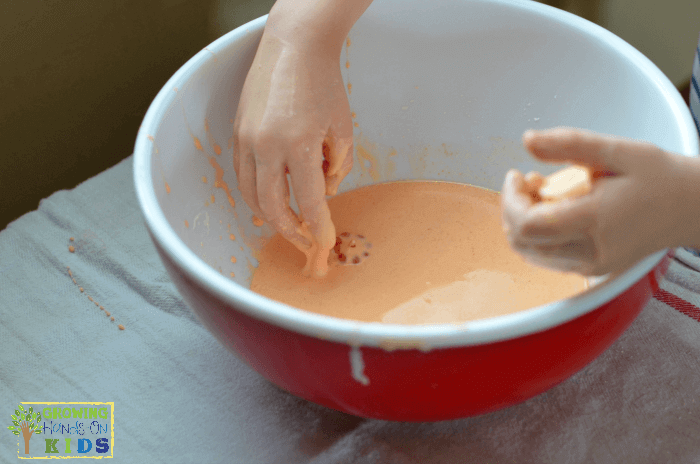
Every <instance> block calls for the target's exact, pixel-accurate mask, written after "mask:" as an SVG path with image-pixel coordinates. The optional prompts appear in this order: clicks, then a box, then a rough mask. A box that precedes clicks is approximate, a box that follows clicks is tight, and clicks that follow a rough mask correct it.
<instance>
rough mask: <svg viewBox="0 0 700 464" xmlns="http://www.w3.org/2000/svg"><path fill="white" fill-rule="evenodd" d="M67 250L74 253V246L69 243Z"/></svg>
mask: <svg viewBox="0 0 700 464" xmlns="http://www.w3.org/2000/svg"><path fill="white" fill-rule="evenodd" d="M68 251H70V252H71V253H75V247H74V246H73V245H69V246H68Z"/></svg>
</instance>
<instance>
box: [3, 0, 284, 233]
mask: <svg viewBox="0 0 700 464" xmlns="http://www.w3.org/2000/svg"><path fill="white" fill-rule="evenodd" d="M272 4H273V1H269V0H267V1H257V2H251V1H248V2H245V1H233V2H218V1H215V0H3V1H0V70H1V71H0V140H1V143H0V230H2V229H3V228H5V226H6V225H7V223H9V222H10V221H12V220H14V219H16V218H17V217H19V216H21V215H22V214H24V213H25V212H27V211H31V210H33V209H36V208H37V206H38V203H39V200H40V199H41V198H44V197H47V196H48V195H50V194H51V193H53V192H55V191H56V190H60V189H68V188H73V187H75V186H76V185H77V184H79V183H80V182H82V181H84V180H86V179H88V178H89V177H91V176H94V175H95V174H98V173H99V172H101V171H103V170H105V169H106V168H108V167H110V166H112V165H114V164H116V163H118V162H119V161H120V160H122V159H124V158H125V157H127V156H129V155H130V154H131V153H132V151H133V144H134V141H135V137H136V131H137V130H138V127H139V125H140V123H141V119H142V118H143V116H144V114H145V112H146V110H147V109H148V106H149V104H150V103H151V101H152V100H153V98H154V97H155V95H156V94H157V93H158V91H159V90H160V88H161V87H162V86H163V84H165V82H166V81H167V80H168V78H170V76H171V75H172V74H173V73H174V72H175V71H176V70H177V69H178V68H179V67H180V66H181V65H182V64H184V63H185V62H186V61H187V60H188V59H189V58H190V57H191V56H192V55H194V54H195V53H197V52H198V51H199V50H200V49H202V48H203V47H205V46H206V45H207V44H208V43H210V42H212V41H213V40H214V39H216V38H217V37H218V36H219V35H220V34H223V33H225V32H226V30H224V28H227V27H231V28H234V27H236V26H238V25H240V24H243V23H245V22H247V21H249V20H251V19H254V18H256V17H258V16H261V15H263V14H266V13H267V12H268V11H269V9H270V7H271V6H272ZM218 18H223V21H222V20H219V19H218Z"/></svg>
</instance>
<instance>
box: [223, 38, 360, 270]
mask: <svg viewBox="0 0 700 464" xmlns="http://www.w3.org/2000/svg"><path fill="white" fill-rule="evenodd" d="M338 49H339V47H338ZM233 140H234V151H233V159H234V168H235V170H236V175H237V177H238V188H239V190H240V191H241V195H242V196H243V199H244V200H245V202H246V203H247V204H248V205H249V206H250V207H251V209H252V210H253V211H254V213H255V214H256V215H258V216H260V217H261V218H263V219H265V221H267V222H268V223H269V224H270V225H271V226H272V227H273V228H274V229H275V230H276V231H277V232H279V233H280V234H282V235H283V236H284V237H285V238H286V239H287V240H289V241H291V242H292V243H293V244H294V245H295V246H297V248H299V249H300V250H302V251H305V253H306V252H308V251H309V249H310V248H309V247H312V248H314V249H315V250H316V251H312V252H311V253H312V254H316V255H317V256H316V258H314V259H315V260H316V261H318V263H317V264H318V266H316V265H315V264H314V263H310V264H309V265H311V266H312V267H316V270H317V271H318V273H319V274H321V275H322V274H323V273H324V269H323V268H325V266H326V264H325V261H326V260H327V257H328V251H329V250H330V249H332V248H333V245H334V244H335V229H334V227H333V223H332V222H331V217H330V211H329V209H328V205H327V203H326V198H325V195H332V194H335V193H336V191H337V188H338V185H339V184H340V182H341V181H342V180H343V178H344V177H345V176H346V175H347V174H348V172H350V169H351V168H352V161H353V156H352V155H353V150H352V145H353V142H352V118H351V115H350V107H349V104H348V98H347V95H346V93H345V88H344V85H343V80H342V76H341V74H340V65H339V55H338V54H337V53H335V50H333V52H332V53H329V52H327V51H326V50H323V49H320V48H318V47H313V46H309V45H308V44H305V43H301V44H299V43H292V42H290V41H288V40H285V39H281V38H278V37H276V36H275V35H274V34H273V33H270V32H269V31H268V30H267V29H266V31H265V33H264V35H263V38H262V41H261V43H260V46H259V48H258V52H257V54H256V56H255V60H254V61H253V64H252V66H251V69H250V71H249V73H248V76H247V78H246V81H245V85H244V86H243V91H242V94H241V98H240V102H239V105H238V111H237V114H236V119H235V121H234V131H233ZM287 173H289V174H290V178H291V183H292V189H293V191H294V197H295V199H296V202H297V205H298V206H299V212H300V217H297V215H296V214H295V213H294V211H293V210H292V209H291V208H290V206H289V200H290V198H289V185H288V182H287V175H286V174H287ZM302 221H303V222H304V224H303V225H302V223H301V222H302ZM317 251H318V252H319V253H320V254H318V253H317ZM307 255H308V253H307ZM310 259H311V258H310Z"/></svg>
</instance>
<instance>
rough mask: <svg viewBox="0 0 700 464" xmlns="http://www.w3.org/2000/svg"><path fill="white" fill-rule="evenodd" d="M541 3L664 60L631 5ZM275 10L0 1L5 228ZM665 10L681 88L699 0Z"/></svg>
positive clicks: (256, 1) (191, 0) (192, 3)
mask: <svg viewBox="0 0 700 464" xmlns="http://www.w3.org/2000/svg"><path fill="white" fill-rule="evenodd" d="M543 1H544V2H545V3H550V4H552V5H555V6H558V7H561V8H565V9H568V10H570V11H572V12H575V13H578V14H580V15H582V16H584V17H588V18H589V19H592V20H596V21H598V18H602V19H600V20H601V21H602V24H603V25H604V26H606V27H608V28H610V29H611V30H613V32H616V33H619V34H620V35H621V36H622V37H623V38H625V39H627V40H629V41H630V42H631V43H632V44H633V45H635V46H638V47H639V48H640V50H641V51H642V52H644V53H648V54H649V56H650V57H652V56H651V55H653V54H654V53H657V54H658V55H659V56H660V57H662V58H665V57H668V56H669V53H668V52H667V51H666V49H660V50H659V51H655V50H656V49H654V48H649V47H647V46H646V45H645V44H646V42H645V41H644V40H646V39H647V38H648V34H646V33H645V32H644V31H645V30H647V26H648V25H649V21H650V20H649V18H646V17H642V16H639V14H634V15H633V14H628V13H625V11H627V12H629V11H639V10H641V9H640V8H636V10H635V9H634V8H632V9H631V10H630V9H629V8H628V6H629V5H627V6H625V5H626V4H625V5H622V4H623V3H625V2H629V1H631V0H550V1H547V0H543ZM645 1H647V2H651V3H650V5H651V4H656V3H657V2H655V1H653V0H645ZM273 4H274V0H2V1H0V141H1V142H0V230H2V229H3V228H5V226H6V225H7V224H8V223H9V222H10V221H12V220H14V219H16V218H17V217H19V216H20V215H22V214H24V213H26V212H28V211H31V210H33V209H36V208H37V206H38V203H39V200H40V199H41V198H45V197H47V196H48V195H50V194H51V193H53V192H55V191H57V190H60V189H69V188H73V187H75V186H76V185H77V184H79V183H80V182H82V181H84V180H86V179H88V178H90V177H92V176H94V175H96V174H98V173H99V172H101V171H103V170H105V169H106V168H108V167H110V166H112V165H114V164H116V163H117V162H119V161H120V160H122V159H124V158H125V157H127V156H129V155H130V154H131V153H132V150H133V144H134V139H135V137H136V131H137V130H138V127H139V124H140V123H141V119H142V118H143V115H144V114H145V112H146V110H147V108H148V105H149V104H150V103H151V101H152V100H153V98H154V97H155V95H156V93H157V92H158V90H159V89H160V88H161V87H162V86H163V84H165V81H167V79H168V78H169V77H170V76H171V75H172V74H173V73H174V72H175V71H176V70H177V69H178V68H179V67H180V66H181V65H182V64H184V63H185V62H186V61H187V60H188V59H189V58H190V57H191V56H192V55H194V54H195V53H196V52H198V51H199V50H200V49H202V48H203V47H205V46H206V45H207V44H208V43H210V42H212V41H213V40H214V39H216V38H217V37H219V36H220V35H222V34H224V33H226V32H228V31H229V30H232V29H234V28H235V27H237V26H239V25H241V24H244V23H245V22H247V21H250V20H252V19H254V18H257V17H259V16H261V15H264V14H266V13H267V12H268V11H269V10H270V8H271V7H272V5H273ZM618 4H620V5H621V6H616V5H618ZM591 5H597V6H596V8H594V9H591ZM663 5H665V6H664V7H663V8H665V10H664V11H666V10H668V11H670V13H668V16H669V18H671V19H673V21H674V22H677V24H681V20H682V21H686V22H688V21H690V20H689V19H688V18H689V17H690V18H693V19H692V21H691V22H688V27H686V29H688V30H689V31H690V32H688V33H685V36H688V37H685V36H683V37H685V38H683V39H682V40H680V39H679V40H675V39H674V36H673V35H672V34H673V33H675V34H678V30H679V29H683V28H680V27H667V26H668V24H666V25H664V24H660V25H659V26H658V27H657V29H658V30H666V31H668V32H669V34H671V35H669V36H668V37H667V40H665V41H658V40H653V41H651V42H650V44H652V45H654V46H657V47H658V44H659V43H661V44H662V45H663V46H664V47H668V50H671V51H673V50H678V49H679V45H678V44H677V42H679V41H680V42H681V43H682V46H683V47H684V48H683V50H685V48H687V49H688V50H687V53H686V52H685V51H684V52H683V53H681V55H680V56H679V58H678V60H677V61H678V63H679V65H678V66H675V67H676V68H678V69H679V71H677V72H675V74H674V69H675V68H674V66H672V64H673V63H671V64H670V65H667V66H663V65H662V64H659V65H660V66H661V68H662V70H664V72H666V73H667V74H669V76H670V77H671V79H672V80H673V81H674V83H677V84H678V83H679V77H678V76H680V75H682V76H688V77H689V75H690V69H691V64H692V55H691V54H692V51H693V50H694V48H695V43H697V39H696V37H697V35H696V34H697V33H698V32H700V16H698V15H697V14H695V15H693V14H691V13H692V12H693V11H696V10H698V8H699V7H700V1H698V0H668V1H667V2H663ZM623 7H624V8H623ZM671 7H673V8H671ZM674 8H675V9H674ZM618 9H619V10H620V13H619V14H617V13H616V12H617V10H618ZM599 10H600V11H599ZM599 13H600V14H599ZM623 13H624V14H623ZM656 16H658V15H656ZM606 18H607V19H606ZM671 19H668V20H667V21H671ZM691 23H692V24H691ZM694 24H697V29H695V26H694ZM683 30H685V29H683ZM637 32H639V33H638V34H637V35H635V34H636V33H637ZM686 42H687V43H686ZM645 47H647V48H649V50H646V48H645ZM686 55H688V56H686ZM654 59H655V58H654V57H652V60H654ZM659 60H661V58H659ZM679 73H680V74H679ZM680 80H682V81H687V79H686V78H685V77H683V78H682V79H680ZM679 85H680V86H682V84H679Z"/></svg>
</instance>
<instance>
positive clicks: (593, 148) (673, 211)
mask: <svg viewBox="0 0 700 464" xmlns="http://www.w3.org/2000/svg"><path fill="white" fill-rule="evenodd" d="M523 143H524V145H525V147H526V148H527V149H528V151H530V153H532V155H534V156H535V157H537V158H538V159H540V160H542V161H545V162H562V163H563V162H572V163H575V164H579V165H583V166H588V167H590V168H592V172H594V178H595V180H594V182H593V188H592V190H591V192H590V193H589V194H588V195H585V196H582V197H579V198H574V199H566V200H562V201H560V202H558V203H536V202H535V200H534V199H533V197H532V195H531V194H532V193H533V192H534V191H535V190H536V189H537V188H538V187H539V186H540V185H541V182H542V177H541V176H539V175H537V174H535V173H530V174H529V175H528V178H527V179H526V178H524V177H523V176H522V174H521V173H519V172H518V171H517V170H511V171H510V172H508V174H507V176H506V180H505V182H504V185H503V189H502V198H501V201H502V211H503V224H504V230H505V231H506V234H507V237H508V241H509V243H510V245H511V247H512V248H513V249H514V250H515V251H517V252H518V253H520V254H522V255H523V257H524V258H525V259H526V260H527V261H529V262H531V263H533V264H536V265H539V266H542V267H547V268H550V269H554V270H558V271H563V272H577V273H579V274H582V275H589V276H591V275H604V274H607V273H610V272H616V271H621V270H624V269H627V268H628V267H630V266H632V265H633V264H635V263H636V262H638V261H639V260H641V259H642V258H644V257H646V256H648V255H650V254H652V253H654V252H656V251H659V250H661V249H663V248H666V247H671V246H680V245H682V243H678V242H681V241H682V240H683V239H682V238H681V235H680V234H679V233H678V231H679V230H682V228H683V225H684V224H683V223H684V216H685V215H684V205H683V198H684V191H683V190H684V188H685V187H684V184H683V183H682V182H681V180H682V178H683V176H682V162H681V159H682V158H683V157H681V156H680V155H675V154H672V153H668V152H665V151H663V150H661V149H660V148H658V147H656V146H655V145H652V144H649V143H643V142H637V141H631V140H626V139H621V138H615V137H610V136H603V135H599V134H596V133H593V132H589V131H584V130H578V129H571V128H555V129H550V130H546V131H540V132H535V131H528V132H526V133H525V134H524V135H523ZM604 173H605V174H604Z"/></svg>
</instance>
